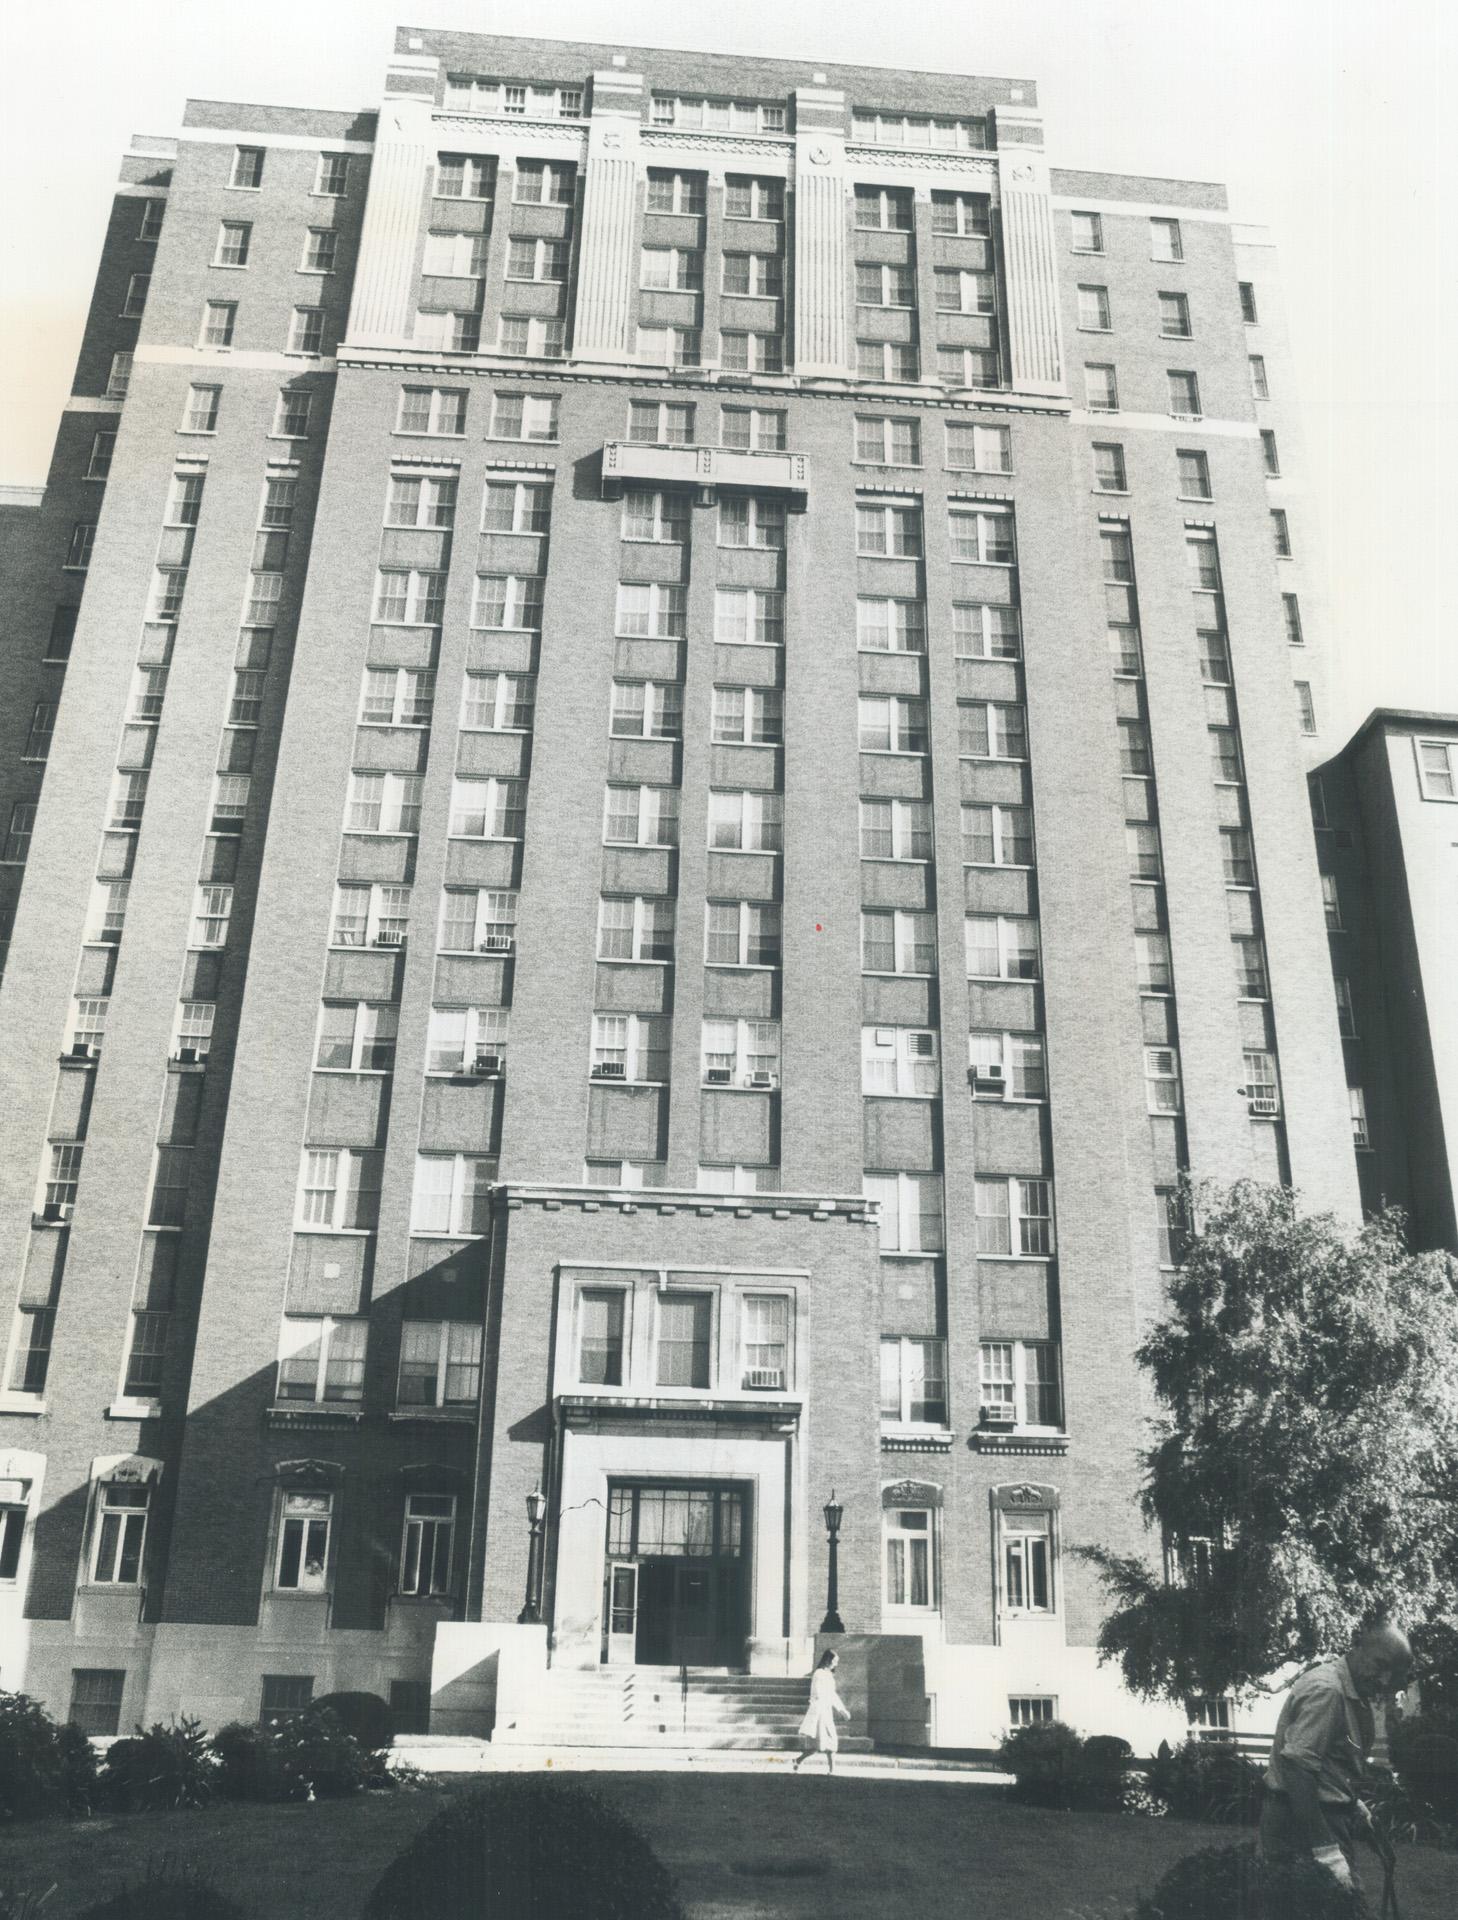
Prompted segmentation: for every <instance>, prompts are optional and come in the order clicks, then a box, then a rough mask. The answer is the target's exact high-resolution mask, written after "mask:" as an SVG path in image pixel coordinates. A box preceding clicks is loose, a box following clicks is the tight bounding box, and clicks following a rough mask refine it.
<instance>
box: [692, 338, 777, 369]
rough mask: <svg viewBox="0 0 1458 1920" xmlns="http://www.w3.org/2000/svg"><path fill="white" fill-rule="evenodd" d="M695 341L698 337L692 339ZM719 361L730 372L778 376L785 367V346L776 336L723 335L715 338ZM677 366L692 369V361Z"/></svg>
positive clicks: (695, 363)
mask: <svg viewBox="0 0 1458 1920" xmlns="http://www.w3.org/2000/svg"><path fill="white" fill-rule="evenodd" d="M693 338H694V339H695V340H697V338H698V335H697V334H695V335H694V336H693ZM719 361H720V364H721V365H722V366H723V367H724V369H725V370H726V371H727V372H731V373H781V372H783V371H784V364H785V343H784V339H783V337H782V336H781V335H780V334H778V333H749V332H743V333H741V332H723V333H721V334H720V335H719ZM680 364H682V365H686V366H696V365H697V364H698V361H697V355H696V356H695V358H694V359H693V360H690V361H684V362H681V363H680Z"/></svg>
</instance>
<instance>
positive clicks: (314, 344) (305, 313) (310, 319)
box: [289, 307, 324, 354]
mask: <svg viewBox="0 0 1458 1920" xmlns="http://www.w3.org/2000/svg"><path fill="white" fill-rule="evenodd" d="M289 352H290V353H308V354H319V353H323V352H324V309H323V308H322V307H295V308H294V313H293V319H292V320H291V321H290V323H289Z"/></svg>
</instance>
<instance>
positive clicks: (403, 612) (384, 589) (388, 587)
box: [374, 567, 446, 627]
mask: <svg viewBox="0 0 1458 1920" xmlns="http://www.w3.org/2000/svg"><path fill="white" fill-rule="evenodd" d="M445 591H446V575H445V574H444V573H438V572H424V571H422V570H421V569H420V568H418V567H409V568H406V567H381V568H380V570H379V573H378V575H377V576H376V583H375V608H374V619H375V620H376V621H378V622H380V623H381V624H382V625H387V626H423V627H438V626H439V625H440V623H441V620H442V619H443V617H444V615H445Z"/></svg>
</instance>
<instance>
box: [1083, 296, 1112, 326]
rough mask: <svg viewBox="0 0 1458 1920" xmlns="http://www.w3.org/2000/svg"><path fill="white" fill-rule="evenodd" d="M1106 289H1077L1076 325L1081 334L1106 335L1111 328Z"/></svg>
mask: <svg viewBox="0 0 1458 1920" xmlns="http://www.w3.org/2000/svg"><path fill="white" fill-rule="evenodd" d="M1113 324H1114V322H1113V316H1112V314H1111V313H1110V310H1109V290H1108V288H1107V287H1091V286H1090V287H1080V288H1079V289H1078V325H1079V329H1080V331H1081V332H1083V333H1108V332H1110V331H1111V329H1112V327H1113Z"/></svg>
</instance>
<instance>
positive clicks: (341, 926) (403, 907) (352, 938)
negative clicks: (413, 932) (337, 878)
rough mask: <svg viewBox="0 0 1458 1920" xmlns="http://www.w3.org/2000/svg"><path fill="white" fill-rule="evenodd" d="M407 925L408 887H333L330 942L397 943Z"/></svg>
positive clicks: (345, 944) (339, 944)
mask: <svg viewBox="0 0 1458 1920" xmlns="http://www.w3.org/2000/svg"><path fill="white" fill-rule="evenodd" d="M409 926H410V889H409V887H383V886H374V887H367V886H339V887H336V888H335V890H334V926H333V928H332V930H331V932H330V935H329V944H330V945H331V946H335V947H364V946H371V947H400V946H403V945H404V944H405V936H406V934H407V932H408V930H409Z"/></svg>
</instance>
